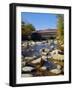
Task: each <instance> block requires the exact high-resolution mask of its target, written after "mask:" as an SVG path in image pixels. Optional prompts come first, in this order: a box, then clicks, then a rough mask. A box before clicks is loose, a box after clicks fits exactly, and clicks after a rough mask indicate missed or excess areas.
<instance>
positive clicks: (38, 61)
mask: <svg viewBox="0 0 73 90" xmlns="http://www.w3.org/2000/svg"><path fill="white" fill-rule="evenodd" d="M40 62H41V58H38V59H36V60H33V61H31V63H32V64H36V63H40Z"/></svg>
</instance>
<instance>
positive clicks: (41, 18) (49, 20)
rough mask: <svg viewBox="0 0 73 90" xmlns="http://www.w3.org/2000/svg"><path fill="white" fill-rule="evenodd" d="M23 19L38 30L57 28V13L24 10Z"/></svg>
mask: <svg viewBox="0 0 73 90" xmlns="http://www.w3.org/2000/svg"><path fill="white" fill-rule="evenodd" d="M21 21H24V22H26V23H31V24H32V25H33V26H34V27H35V29H36V30H43V29H56V28H57V15H56V14H49V13H31V12H22V13H21Z"/></svg>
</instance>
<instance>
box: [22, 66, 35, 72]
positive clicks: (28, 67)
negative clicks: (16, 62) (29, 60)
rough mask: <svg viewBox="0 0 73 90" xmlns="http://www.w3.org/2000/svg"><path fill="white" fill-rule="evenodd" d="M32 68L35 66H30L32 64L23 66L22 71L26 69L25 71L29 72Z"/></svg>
mask: <svg viewBox="0 0 73 90" xmlns="http://www.w3.org/2000/svg"><path fill="white" fill-rule="evenodd" d="M32 70H34V68H33V67H30V66H25V67H23V68H22V71H24V72H27V71H30V72H31V71H32Z"/></svg>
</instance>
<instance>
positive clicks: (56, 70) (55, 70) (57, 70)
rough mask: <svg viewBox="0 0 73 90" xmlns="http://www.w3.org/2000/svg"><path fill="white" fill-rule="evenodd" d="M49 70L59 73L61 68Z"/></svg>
mask: <svg viewBox="0 0 73 90" xmlns="http://www.w3.org/2000/svg"><path fill="white" fill-rule="evenodd" d="M50 72H52V73H54V74H60V73H61V70H59V69H52V70H50Z"/></svg>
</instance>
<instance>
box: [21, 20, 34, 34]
mask: <svg viewBox="0 0 73 90" xmlns="http://www.w3.org/2000/svg"><path fill="white" fill-rule="evenodd" d="M21 29H22V35H29V34H31V32H32V31H35V28H34V26H33V25H32V24H26V23H25V22H22V25H21Z"/></svg>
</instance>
